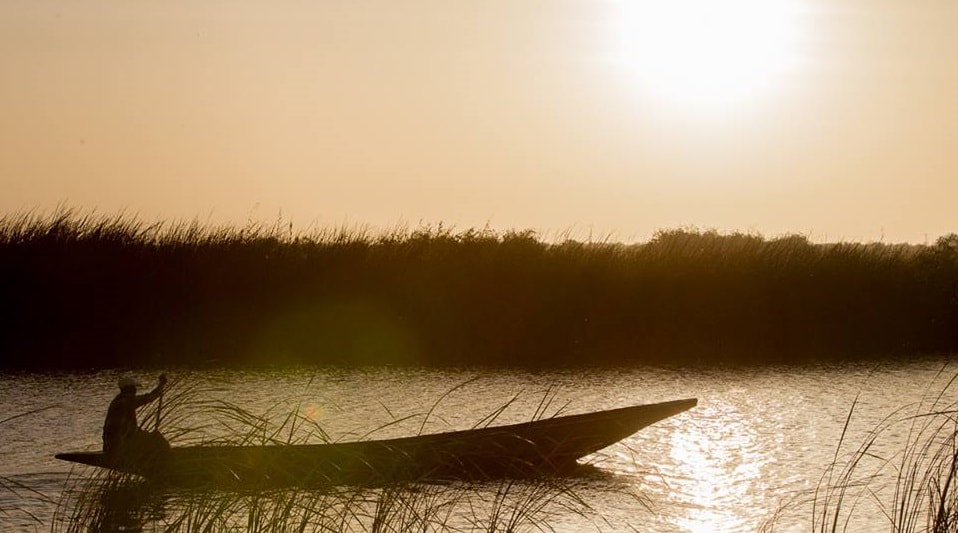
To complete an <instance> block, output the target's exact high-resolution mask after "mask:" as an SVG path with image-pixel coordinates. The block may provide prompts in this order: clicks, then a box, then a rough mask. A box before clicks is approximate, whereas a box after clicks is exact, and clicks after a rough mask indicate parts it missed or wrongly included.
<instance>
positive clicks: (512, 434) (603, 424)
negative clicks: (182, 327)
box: [56, 399, 696, 485]
mask: <svg viewBox="0 0 958 533" xmlns="http://www.w3.org/2000/svg"><path fill="white" fill-rule="evenodd" d="M695 405H696V400H695V399H687V400H676V401H671V402H663V403H657V404H649V405H638V406H632V407H624V408H620V409H612V410H608V411H600V412H595V413H586V414H579V415H569V416H560V417H553V418H547V419H542V420H537V421H533V422H526V423H521V424H512V425H506V426H495V427H487V428H480V429H473V430H464V431H453V432H447V433H435V434H428V435H419V436H414V437H403V438H397V439H386V440H374V441H358V442H345V443H333V444H310V445H272V446H186V447H174V448H172V449H171V450H170V451H169V452H168V453H165V454H161V455H155V456H153V457H150V458H143V457H138V458H132V459H129V458H128V459H127V460H123V458H116V457H109V456H106V455H104V454H103V453H102V452H78V453H64V454H58V455H57V456H56V457H57V458H58V459H62V460H65V461H72V462H75V463H81V464H86V465H91V466H97V467H102V468H109V469H112V470H117V471H121V472H126V473H131V474H136V475H140V476H143V477H146V478H150V479H155V480H158V481H163V482H168V483H175V484H189V485H226V484H234V485H235V484H241V485H251V484H255V485H264V484H265V485H329V484H379V483H387V482H394V481H401V480H422V479H464V478H471V479H475V478H478V479H489V478H501V477H513V476H529V475H541V474H544V473H562V472H563V471H567V470H569V469H571V468H573V467H575V466H576V465H577V460H578V459H580V458H582V457H584V456H586V455H589V454H591V453H593V452H596V451H598V450H600V449H602V448H605V447H607V446H609V445H612V444H614V443H616V442H618V441H620V440H622V439H624V438H626V437H628V436H629V435H631V434H633V433H635V432H636V431H638V430H640V429H642V428H644V427H646V426H648V425H650V424H653V423H655V422H658V421H660V420H663V419H665V418H668V417H670V416H673V415H675V414H678V413H681V412H683V411H686V410H688V409H690V408H692V407H694V406H695Z"/></svg>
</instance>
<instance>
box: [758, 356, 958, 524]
mask: <svg viewBox="0 0 958 533" xmlns="http://www.w3.org/2000/svg"><path fill="white" fill-rule="evenodd" d="M943 375H944V374H943V373H940V374H939V377H941V376H943ZM934 382H935V383H940V380H934ZM956 382H958V375H954V376H953V377H951V378H950V379H949V380H947V382H946V383H945V384H944V386H942V387H941V389H940V390H939V391H938V392H933V391H931V390H930V389H929V390H930V392H929V393H928V394H927V395H926V396H925V397H923V398H922V399H921V400H920V401H918V402H916V403H914V404H909V405H903V406H902V407H900V408H898V409H896V410H895V411H894V412H891V413H889V414H888V415H886V416H885V417H884V418H883V419H882V420H881V421H880V422H879V423H878V424H877V425H876V426H875V427H874V428H872V429H871V430H870V431H869V432H868V433H867V434H866V435H865V436H864V438H862V439H861V441H858V442H857V444H856V439H855V438H854V437H853V436H852V435H850V434H849V433H848V431H849V426H850V422H851V421H852V419H853V418H854V417H855V416H856V408H857V407H858V400H856V401H855V403H853V405H852V406H851V408H850V409H849V412H848V417H847V419H846V422H845V430H844V431H843V432H842V435H841V438H840V439H839V442H838V443H836V447H835V455H834V460H833V462H832V463H831V464H830V465H828V466H827V468H825V469H824V471H823V473H822V475H821V478H820V479H819V481H818V484H817V486H816V487H815V490H814V491H813V492H812V493H811V494H807V495H803V494H799V495H797V497H796V498H795V499H794V500H793V501H791V502H789V503H787V504H785V505H784V506H783V507H782V508H781V509H779V511H778V513H777V514H776V516H774V517H773V518H772V519H771V520H769V521H768V522H767V523H766V524H764V525H763V528H762V531H764V532H766V533H772V532H774V531H777V530H778V527H779V526H780V525H781V524H780V522H781V521H782V518H783V516H785V515H788V514H789V513H790V512H791V511H792V510H793V509H795V508H803V509H810V511H811V514H810V517H809V518H810V519H809V520H808V527H807V530H808V531H813V532H818V533H838V532H844V531H864V530H865V529H868V530H870V531H875V529H874V528H875V524H876V523H880V522H884V523H885V524H887V528H886V529H884V530H887V531H891V532H895V533H919V532H921V533H958V403H954V402H951V401H946V400H945V398H946V397H948V396H951V397H954V387H955V386H956ZM788 530H789V531H793V530H794V528H793V527H792V528H788Z"/></svg>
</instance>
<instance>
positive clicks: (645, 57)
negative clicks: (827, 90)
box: [612, 0, 802, 109]
mask: <svg viewBox="0 0 958 533" xmlns="http://www.w3.org/2000/svg"><path fill="white" fill-rule="evenodd" d="M799 1H800V0H621V1H618V2H615V3H614V10H615V11H614V13H613V15H612V16H613V20H614V26H615V30H614V31H613V32H612V33H613V43H612V48H613V50H614V52H613V56H614V58H615V62H616V63H618V64H620V65H622V66H623V67H624V68H625V69H626V71H627V72H628V73H629V77H630V78H632V79H634V81H635V83H637V84H638V86H639V87H640V89H641V91H643V92H644V93H645V94H646V95H648V96H651V97H653V98H654V99H656V100H663V101H670V102H672V103H674V104H677V105H680V106H684V107H687V108H692V109H695V108H713V109H718V108H727V107H735V106H740V105H746V104H748V103H749V102H753V101H756V100H757V99H761V98H764V97H766V96H767V95H769V94H770V93H771V92H772V91H773V90H774V89H776V88H777V87H779V86H781V85H782V84H783V83H785V78H786V75H788V74H790V73H792V72H794V71H795V70H796V69H797V68H798V66H799V63H800V47H799V41H800V37H801V24H800V22H801V19H802V17H801V6H800V5H799Z"/></svg>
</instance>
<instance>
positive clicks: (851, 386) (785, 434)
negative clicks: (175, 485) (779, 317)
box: [0, 360, 958, 532]
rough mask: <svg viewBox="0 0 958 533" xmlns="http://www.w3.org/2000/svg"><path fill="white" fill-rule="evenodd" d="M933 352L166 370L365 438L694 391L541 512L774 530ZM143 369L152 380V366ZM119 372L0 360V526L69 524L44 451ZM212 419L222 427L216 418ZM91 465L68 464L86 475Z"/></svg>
mask: <svg viewBox="0 0 958 533" xmlns="http://www.w3.org/2000/svg"><path fill="white" fill-rule="evenodd" d="M942 364H943V362H942V361H938V360H925V361H922V362H916V363H909V364H907V365H890V364H883V365H878V366H876V365H865V364H859V365H824V366H812V367H776V368H763V369H725V370H703V369H692V370H682V369H602V370H575V371H554V372H517V371H493V370H455V371H449V370H429V369H418V370H415V369H414V370H410V369H392V368H366V369H358V370H357V369H298V370H285V371H280V370H263V371H182V372H176V371H172V372H171V374H175V377H176V378H177V381H178V383H179V385H180V386H184V385H187V384H188V385H194V386H198V387H199V388H200V389H202V390H203V391H204V392H203V394H205V395H206V396H208V397H210V398H212V399H222V400H227V401H229V402H231V403H233V404H236V405H239V406H242V407H244V408H246V409H248V410H249V411H252V412H254V413H258V414H264V415H266V416H273V417H282V416H284V415H285V414H286V413H289V412H290V411H291V410H298V411H299V412H300V413H301V414H303V415H304V416H307V417H309V418H310V419H311V420H313V421H315V422H316V423H317V424H319V425H320V427H322V428H323V430H324V431H325V432H326V433H328V435H329V436H330V438H332V439H333V440H351V439H355V438H362V437H364V436H366V435H367V433H369V432H370V431H373V430H376V431H375V432H374V433H372V435H369V437H368V438H376V437H391V436H400V435H411V434H416V433H418V432H420V431H421V430H422V431H425V432H434V431H446V430H450V429H465V428H469V427H472V426H473V425H475V424H476V423H477V422H479V421H480V420H482V419H483V418H484V417H486V416H487V415H489V414H490V413H493V412H496V411H497V410H498V409H499V408H501V407H503V406H504V405H507V404H508V407H507V408H506V409H505V410H504V411H503V412H502V413H501V414H500V415H499V416H498V418H496V422H495V423H496V424H499V423H510V422H522V421H527V420H529V419H531V418H532V417H533V415H534V414H535V413H536V411H537V410H538V409H539V408H540V407H542V402H543V399H547V400H548V414H554V413H555V412H557V411H560V410H561V412H562V413H563V414H571V413H577V412H586V411H593V410H600V409H607V408H614V407H622V406H627V405H634V404H641V403H650V402H658V401H665V400H673V399H679V398H693V397H694V398H698V400H699V405H698V407H696V408H694V409H692V410H691V411H688V412H686V413H682V414H680V415H678V416H675V417H673V418H670V419H667V420H665V421H662V422H659V423H657V424H655V425H653V426H651V427H649V428H646V429H644V430H642V431H640V432H639V433H637V434H635V435H633V436H631V437H629V438H628V439H626V440H624V441H622V442H621V443H619V444H616V445H615V446H612V447H610V448H607V449H606V450H603V451H602V452H601V453H599V454H596V455H595V456H593V457H591V458H590V459H589V462H591V463H594V464H595V465H596V466H597V467H598V468H599V472H600V474H601V475H596V476H591V477H590V478H589V479H588V480H584V481H583V480H578V481H576V484H575V487H574V488H575V493H576V497H577V498H579V499H580V500H581V503H584V504H585V505H586V507H584V508H580V509H579V510H578V511H577V512H567V513H565V514H563V513H562V512H561V509H560V510H558V511H556V512H555V514H554V515H552V517H551V518H550V520H549V524H550V525H551V527H553V528H554V529H555V530H556V531H580V530H586V531H664V532H670V531H671V532H682V531H685V532H713V531H714V532H724V531H728V532H732V531H736V532H737V531H756V530H758V529H760V528H761V527H769V526H773V528H774V531H808V530H810V529H811V521H810V520H811V514H812V507H811V504H810V503H809V498H808V495H809V494H810V492H811V491H813V490H814V489H815V487H816V484H818V483H819V480H820V479H821V477H822V475H823V474H824V473H825V468H826V467H827V466H828V464H829V463H831V462H832V461H833V458H834V457H835V453H836V446H837V444H838V442H839V439H840V438H841V435H842V432H843V428H844V427H845V423H846V419H847V418H848V415H849V410H850V408H851V407H852V405H853V403H855V405H856V407H855V412H854V413H853V416H852V417H851V420H850V424H849V428H848V431H847V432H846V436H845V439H846V443H851V444H853V445H854V446H852V448H854V447H855V446H857V445H858V444H859V443H860V442H862V440H863V439H865V438H866V436H867V432H868V431H869V430H871V429H873V428H875V427H876V426H877V425H878V424H879V423H881V421H882V419H883V418H884V417H885V416H886V415H888V414H889V413H891V412H892V411H893V410H895V409H897V408H900V407H903V406H905V405H907V404H910V403H912V402H917V401H919V400H922V399H923V398H925V399H926V400H927V399H929V398H932V397H933V396H934V394H937V393H938V392H940V391H942V390H945V387H946V384H947V381H948V379H949V378H951V377H952V376H953V375H954V373H955V372H956V370H954V369H950V368H945V370H944V371H943V372H942ZM138 377H139V378H140V379H141V381H143V382H145V383H148V384H149V383H150V382H151V381H153V380H155V378H156V375H155V374H146V373H144V374H143V375H140V376H138ZM116 378H117V374H116V373H113V372H102V373H91V374H16V375H0V407H2V410H0V413H2V415H0V420H3V419H5V418H7V417H13V416H15V415H18V414H24V416H20V417H15V418H12V419H9V418H7V419H6V420H4V421H3V422H2V423H0V457H2V461H0V476H2V477H3V478H4V479H5V480H6V486H5V487H0V509H2V510H4V511H5V512H4V513H2V514H0V526H2V527H0V529H3V530H4V531H6V530H10V529H24V530H27V531H33V530H36V531H50V530H51V529H52V530H66V527H65V526H64V524H63V520H65V519H64V518H63V517H64V516H69V509H64V506H66V505H68V504H67V503H63V502H61V503H60V504H58V503H57V501H60V500H61V492H62V491H63V489H64V487H65V486H67V483H68V476H69V475H71V466H70V465H69V464H66V463H62V462H59V461H57V460H55V459H53V454H54V453H57V452H61V451H79V450H94V449H98V448H99V445H100V442H99V434H100V428H101V424H102V417H103V415H104V413H105V411H106V406H107V404H108V403H109V401H110V399H111V398H112V397H113V395H114V393H115V383H116ZM955 396H958V395H956V394H953V391H952V390H950V389H948V390H946V392H945V395H944V397H943V398H942V399H941V400H940V401H939V403H940V404H942V405H945V404H948V403H951V402H952V401H954V400H955V399H958V398H955ZM856 398H857V400H856ZM856 401H857V403H856ZM909 409H912V411H908V412H909V413H910V412H913V408H909ZM426 413H429V416H428V417H426V416H424V415H425V414H426ZM397 420H398V421H399V422H396V421H397ZM201 423H202V421H198V422H197V424H201ZM377 428H378V429H377ZM205 431H206V432H208V433H209V434H210V435H211V436H215V435H216V432H217V428H216V426H211V427H208V428H206V429H205ZM194 437H195V436H194ZM905 438H906V436H905V432H904V431H902V432H896V431H891V432H889V435H888V438H887V440H884V441H882V442H881V443H880V444H879V445H877V446H876V448H875V451H876V453H885V454H889V455H890V454H893V453H895V451H896V450H897V449H898V448H900V446H901V443H902V442H903V441H904V439H905ZM174 445H175V442H174ZM90 473H91V472H90V470H88V469H83V468H77V469H76V470H73V471H72V475H73V476H80V477H82V476H88V475H90ZM500 489H501V487H488V489H484V488H482V487H479V488H478V489H476V488H473V490H477V491H479V492H481V491H482V490H488V491H490V493H495V491H497V490H500ZM879 492H880V491H879ZM63 501H66V500H63ZM58 505H60V507H61V508H60V511H59V512H58V511H57V507H58ZM583 509H585V510H583ZM457 512H458V511H457ZM158 519H159V520H160V521H162V519H163V518H162V513H160V516H159V517H158ZM58 520H59V522H57V521H58ZM451 520H454V518H453V519H451ZM874 529H881V530H887V529H888V526H887V522H885V521H884V519H883V518H882V516H881V514H880V513H876V512H863V513H859V514H856V515H855V516H854V517H853V518H852V522H851V525H850V527H849V530H851V531H866V530H874ZM146 530H147V531H149V530H150V523H149V522H148V523H147V524H146Z"/></svg>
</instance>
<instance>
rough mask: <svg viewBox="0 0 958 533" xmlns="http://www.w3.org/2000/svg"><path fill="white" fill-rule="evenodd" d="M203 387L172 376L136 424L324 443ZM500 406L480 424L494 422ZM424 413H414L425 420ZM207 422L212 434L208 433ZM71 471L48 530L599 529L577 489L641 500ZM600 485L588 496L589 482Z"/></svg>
mask: <svg viewBox="0 0 958 533" xmlns="http://www.w3.org/2000/svg"><path fill="white" fill-rule="evenodd" d="M453 390H455V389H453ZM207 392H208V391H204V390H201V389H199V388H197V387H195V386H186V385H184V384H182V383H176V382H172V383H171V386H170V390H169V392H168V393H167V401H166V404H165V406H164V407H163V411H162V412H160V413H159V415H160V416H159V417H157V412H156V411H153V412H148V413H144V416H143V417H142V419H143V420H146V421H148V422H149V423H148V424H147V425H148V426H149V427H145V428H144V429H153V426H152V422H153V421H154V420H157V419H158V420H160V423H159V424H160V429H161V430H162V431H163V433H164V434H166V435H167V436H169V437H170V439H171V441H172V442H173V444H174V445H183V444H185V443H188V444H207V445H215V444H273V445H277V446H282V445H288V444H298V443H307V442H312V443H315V442H317V441H320V442H325V441H328V440H329V436H328V435H327V434H326V433H325V432H324V431H322V430H321V428H319V426H317V425H316V424H315V423H314V422H311V421H310V420H309V419H308V417H305V416H303V415H302V414H301V413H300V410H299V408H298V407H294V408H293V409H292V410H291V411H287V412H286V413H285V414H284V413H283V412H280V411H277V410H273V409H271V410H268V412H266V413H264V414H260V415H257V414H254V413H251V412H249V411H246V410H244V409H243V408H241V407H239V406H236V405H233V404H230V403H227V402H222V401H216V402H211V401H210V400H209V399H207V398H208V395H207ZM552 399H553V398H552V395H551V393H550V392H547V393H546V394H545V395H544V397H543V400H542V402H541V403H540V407H541V409H540V410H538V411H537V413H536V415H535V416H546V410H551V408H549V405H550V404H551V402H552ZM441 400H442V398H440V399H439V400H437V402H438V401H441ZM507 406H508V404H507V405H504V406H503V407H502V408H501V409H498V410H496V411H495V412H493V413H491V414H490V415H489V416H487V417H486V418H484V419H483V420H481V421H480V422H479V423H480V424H481V423H486V422H487V421H489V420H491V419H494V418H495V417H496V416H497V414H498V413H500V412H501V411H502V410H503V409H505V408H506V407H507ZM433 407H435V406H433ZM151 408H154V409H158V408H159V406H158V404H152V405H151ZM277 409H279V408H277ZM560 409H561V408H560ZM431 412H432V409H430V411H429V412H427V413H425V414H423V415H421V416H422V417H423V418H424V419H425V418H428V417H429V416H430V413H431ZM200 415H201V416H200ZM408 418H409V417H405V418H403V419H402V420H406V419H408ZM210 427H213V428H215V429H216V432H217V433H218V434H217V435H216V436H214V437H211V436H210V434H209V433H208V430H209V429H210ZM374 432H375V430H373V433H374ZM79 471H80V472H81V473H82V474H83V476H82V477H79V476H71V478H70V480H68V483H67V487H66V489H65V490H64V491H63V493H62V497H61V500H60V502H59V504H58V507H57V511H56V514H55V516H54V519H53V522H52V525H51V527H50V530H51V531H52V532H67V533H80V532H85V531H156V532H220V531H245V532H251V533H254V532H255V533H274V532H275V533H279V532H284V533H285V532H294V531H298V532H352V531H355V532H397V533H398V532H407V531H419V532H424V533H425V532H431V531H436V532H439V531H486V532H498V531H502V532H522V531H540V532H545V531H556V530H568V529H567V527H566V528H565V529H563V527H562V526H558V525H557V524H568V523H569V521H570V519H572V520H573V521H574V522H575V523H576V524H578V525H577V526H576V527H577V530H581V527H583V526H584V527H588V528H591V529H592V530H594V531H602V530H603V528H604V527H605V526H607V525H609V524H608V522H607V521H606V520H605V519H604V518H603V517H602V516H601V515H600V514H599V513H597V512H596V511H595V510H594V509H593V507H592V506H591V505H590V503H589V499H588V498H585V497H583V496H581V495H580V492H579V489H580V488H586V489H588V491H589V493H590V495H591V497H592V498H595V497H598V498H599V499H600V500H599V501H605V500H606V498H608V497H610V496H613V495H614V496H615V497H623V496H625V497H628V498H631V499H633V500H638V501H639V502H640V503H641V502H644V500H643V499H642V498H641V497H640V496H638V495H635V494H632V493H631V492H628V491H627V490H626V489H623V488H621V487H619V486H610V485H609V484H607V483H600V484H596V483H592V482H591V480H589V479H587V478H576V477H556V476H552V477H541V478H528V479H521V480H520V479H500V480H489V481H485V482H470V483H466V482H445V483H436V482H426V481H410V482H403V483H395V484H387V485H382V486H361V487H355V486H324V487H291V488H283V489H277V488H248V487H246V488H238V487H233V488H216V489H184V488H178V489H175V490H172V489H169V488H165V487H162V486H156V485H152V484H150V483H149V482H146V481H143V480H140V479H138V478H136V477H135V476H129V475H125V474H119V473H116V472H111V471H104V470H93V469H88V468H81V469H79ZM603 486H604V487H605V488H601V491H604V492H602V493H601V494H598V496H597V487H603Z"/></svg>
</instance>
